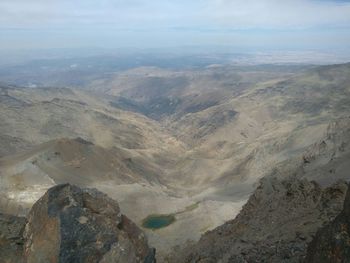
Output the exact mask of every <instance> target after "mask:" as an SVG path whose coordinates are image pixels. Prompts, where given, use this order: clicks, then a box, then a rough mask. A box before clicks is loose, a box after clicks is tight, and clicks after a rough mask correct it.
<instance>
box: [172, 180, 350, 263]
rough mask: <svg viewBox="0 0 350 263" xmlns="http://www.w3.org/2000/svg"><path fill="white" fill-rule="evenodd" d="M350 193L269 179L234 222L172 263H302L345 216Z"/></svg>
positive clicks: (208, 235)
mask: <svg viewBox="0 0 350 263" xmlns="http://www.w3.org/2000/svg"><path fill="white" fill-rule="evenodd" d="M346 190H347V184H346V183H345V182H339V183H337V184H335V185H333V186H331V187H329V188H326V189H322V188H321V187H320V186H319V185H318V184H316V183H314V182H309V181H307V180H305V179H304V180H300V179H297V178H289V179H285V180H279V179H277V178H268V177H267V178H264V179H263V180H262V181H261V184H260V186H259V187H258V188H257V190H256V191H255V192H254V194H253V195H252V196H251V197H250V199H249V201H248V202H247V204H246V205H245V206H244V207H243V209H242V211H241V212H240V214H239V215H238V216H237V217H236V218H235V219H234V220H232V221H229V222H227V223H225V224H224V225H222V226H219V227H218V228H216V229H214V230H213V231H211V232H208V233H206V234H205V235H204V236H203V237H202V238H201V239H200V241H199V242H198V243H197V244H194V245H192V246H188V247H187V248H185V249H184V250H180V251H176V252H175V253H174V255H170V256H169V258H170V259H169V261H170V262H200V263H204V262H205V263H210V262H213V263H214V262H222V263H224V262H230V263H234V262H269V263H273V262H276V263H279V262H284V263H287V262H290V263H292V262H302V261H304V258H305V255H306V250H307V245H308V243H309V242H310V241H311V240H312V236H313V235H314V234H315V233H316V231H317V230H318V229H319V228H320V227H322V226H323V225H325V224H327V223H329V222H330V220H333V219H334V218H335V217H336V216H337V215H338V214H339V213H340V211H341V209H342V205H343V201H344V197H345V193H346ZM349 210H350V209H349ZM313 262H319V261H317V260H316V261H313ZM324 262H326V261H324ZM328 262H329V261H328Z"/></svg>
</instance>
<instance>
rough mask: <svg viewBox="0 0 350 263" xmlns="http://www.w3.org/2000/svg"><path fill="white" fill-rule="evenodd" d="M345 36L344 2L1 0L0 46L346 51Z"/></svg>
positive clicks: (349, 14) (348, 18)
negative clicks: (330, 48)
mask: <svg viewBox="0 0 350 263" xmlns="http://www.w3.org/2000/svg"><path fill="white" fill-rule="evenodd" d="M349 31H350V1H344V0H333V1H331V0H152V1H151V0H99V1H96V0H74V1H73V0H0V47H1V46H10V47H11V46H12V45H14V43H15V44H17V45H20V43H25V44H26V45H33V46H36V45H42V46H44V45H47V46H52V45H57V46H60V45H63V44H65V45H73V44H74V45H75V46H79V45H82V44H85V43H89V44H95V45H104V44H105V43H106V42H110V43H111V44H110V45H113V46H114V45H125V46H127V45H140V43H141V44H146V43H148V44H149V46H152V45H154V43H156V44H157V45H158V46H161V45H165V44H168V45H171V44H174V45H176V44H179V43H183V44H191V43H195V44H196V45H197V44H201V43H203V44H208V43H209V44H215V43H219V44H221V43H231V44H232V43H233V44H237V45H238V44H240V45H252V44H254V43H258V42H259V44H262V45H264V44H265V45H272V44H273V43H276V45H279V44H281V45H287V44H288V43H292V42H293V41H294V42H295V43H304V44H303V45H304V46H306V45H308V46H310V45H312V43H314V42H316V43H317V44H320V43H323V45H324V46H329V45H335V44H337V45H338V44H339V45H343V46H345V45H348V44H349V38H350V37H349V36H350V32H349ZM286 39H288V43H286V41H285V40H286ZM98 41H100V42H98ZM23 45H24V44H23ZM300 45H302V44H300Z"/></svg>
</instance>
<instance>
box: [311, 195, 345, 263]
mask: <svg viewBox="0 0 350 263" xmlns="http://www.w3.org/2000/svg"><path fill="white" fill-rule="evenodd" d="M305 262H306V263H328V262H332V263H349V262H350V191H349V190H348V192H347V195H346V199H345V202H344V208H343V210H342V212H341V213H340V214H339V215H338V216H337V217H336V218H335V219H334V221H332V222H331V223H330V224H328V225H327V226H325V227H323V228H321V229H320V230H319V231H317V234H316V236H315V237H314V239H313V240H312V242H311V243H310V245H309V246H308V249H307V257H306V260H305Z"/></svg>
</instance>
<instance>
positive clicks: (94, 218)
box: [24, 184, 155, 263]
mask: <svg viewBox="0 0 350 263" xmlns="http://www.w3.org/2000/svg"><path fill="white" fill-rule="evenodd" d="M24 236H25V252H24V254H25V259H26V261H27V263H56V262H57V263H70V262H72V263H73V262H74V263H79V262H81V263H83V262H84V263H90V262H91V263H92V262H101V263H107V262H108V263H122V262H145V261H146V262H155V259H154V250H153V249H151V248H149V247H148V244H147V239H146V237H145V235H144V234H143V232H142V231H141V230H140V229H139V228H138V227H137V226H136V225H135V224H134V223H133V222H131V220H129V219H128V218H127V217H126V216H123V215H122V214H121V212H120V209H119V206H118V203H117V202H116V201H114V200H112V199H111V198H109V197H108V196H107V195H105V194H103V193H101V192H99V191H97V190H94V189H80V188H78V187H76V186H72V185H69V184H64V185H58V186H55V187H53V188H51V189H49V190H48V191H47V193H46V194H45V195H44V196H43V197H42V198H40V200H39V201H37V202H36V203H35V204H34V206H33V208H32V210H31V211H30V213H29V217H28V224H27V225H26V229H25V233H24Z"/></svg>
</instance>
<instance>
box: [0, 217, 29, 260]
mask: <svg viewBox="0 0 350 263" xmlns="http://www.w3.org/2000/svg"><path fill="white" fill-rule="evenodd" d="M25 224H26V219H25V218H24V217H16V216H12V215H5V214H0V262H1V263H23V262H24V259H23V243H24V240H23V231H24V227H25Z"/></svg>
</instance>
